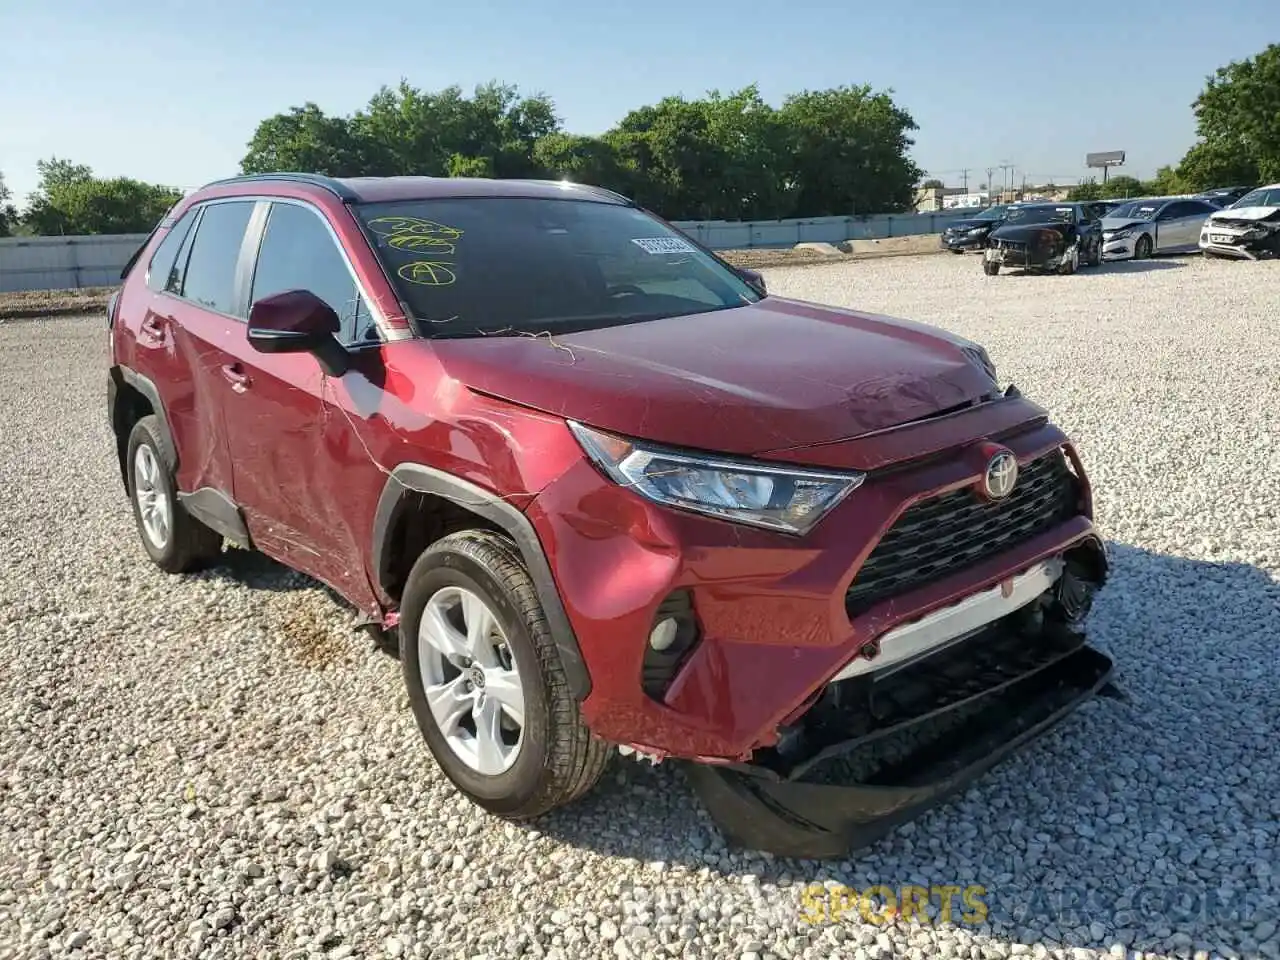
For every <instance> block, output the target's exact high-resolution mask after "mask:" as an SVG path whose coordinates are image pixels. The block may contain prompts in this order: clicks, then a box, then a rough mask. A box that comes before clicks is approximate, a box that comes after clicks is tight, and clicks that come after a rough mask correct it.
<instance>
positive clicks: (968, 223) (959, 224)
mask: <svg viewBox="0 0 1280 960" xmlns="http://www.w3.org/2000/svg"><path fill="white" fill-rule="evenodd" d="M999 222H1000V221H999V220H952V221H951V222H950V223H948V224H947V225H946V227H945V228H944V229H943V232H944V233H947V232H949V233H964V232H966V231H968V230H976V229H978V228H979V227H990V226H994V225H995V224H997V223H999Z"/></svg>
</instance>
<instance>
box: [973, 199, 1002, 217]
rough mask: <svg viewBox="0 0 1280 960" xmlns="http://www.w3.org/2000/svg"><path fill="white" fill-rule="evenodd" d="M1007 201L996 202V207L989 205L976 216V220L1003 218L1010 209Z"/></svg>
mask: <svg viewBox="0 0 1280 960" xmlns="http://www.w3.org/2000/svg"><path fill="white" fill-rule="evenodd" d="M1008 209H1009V205H1008V204H1007V203H1000V204H996V206H994V207H987V209H985V210H983V211H982V212H981V213H980V214H978V215H977V216H976V217H974V218H973V219H974V220H1003V219H1004V215H1005V213H1006V212H1007V211H1008Z"/></svg>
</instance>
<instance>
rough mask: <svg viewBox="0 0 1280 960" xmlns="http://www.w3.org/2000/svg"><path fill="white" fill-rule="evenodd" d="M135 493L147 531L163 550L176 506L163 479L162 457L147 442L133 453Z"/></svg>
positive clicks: (155, 545)
mask: <svg viewBox="0 0 1280 960" xmlns="http://www.w3.org/2000/svg"><path fill="white" fill-rule="evenodd" d="M133 495H134V498H135V499H136V500H137V502H138V514H139V516H141V518H142V530H143V533H144V534H146V537H147V539H148V540H149V541H150V542H151V545H152V546H154V547H155V548H156V549H157V550H163V549H164V547H165V545H166V544H167V543H168V542H169V531H170V529H171V528H172V526H173V508H172V506H171V505H170V503H169V494H168V492H167V491H166V490H165V487H164V482H163V480H162V479H161V475H160V461H159V460H157V459H156V455H155V452H154V451H153V450H152V449H151V447H150V445H148V444H145V443H144V444H142V445H141V446H139V447H138V452H137V453H135V454H134V456H133Z"/></svg>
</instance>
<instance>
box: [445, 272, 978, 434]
mask: <svg viewBox="0 0 1280 960" xmlns="http://www.w3.org/2000/svg"><path fill="white" fill-rule="evenodd" d="M432 346H433V349H434V350H435V353H436V356H437V357H438V358H439V360H440V362H441V363H442V364H443V366H444V368H445V372H446V373H447V374H448V375H449V376H451V377H453V378H454V379H456V380H458V381H460V382H461V383H463V384H465V385H466V386H468V387H470V388H472V389H474V390H478V391H481V392H483V393H487V394H490V395H493V396H497V397H501V398H503V399H506V400H510V401H512V402H514V403H519V404H522V405H524V406H528V407H533V408H535V409H538V410H543V411H545V412H548V413H552V414H555V415H557V416H562V417H566V418H569V419H573V420H579V421H582V422H583V423H586V424H589V425H591V426H595V427H599V428H601V429H604V430H611V431H614V432H617V433H621V434H626V435H629V436H633V437H638V438H641V439H646V440H652V441H655V442H659V443H666V444H671V445H675V446H683V447H693V448H699V449H703V450H708V451H714V452H720V453H737V454H754V453H764V452H768V451H773V450H779V449H785V448H788V447H797V446H805V445H810V444H817V443H827V442H831V441H834V440H843V439H847V438H850V437H854V436H858V435H861V434H864V433H868V432H870V431H874V430H879V429H883V428H885V427H890V426H894V425H897V424H901V423H905V422H907V421H910V420H916V419H919V418H921V417H927V416H930V415H932V414H936V413H938V412H940V411H943V410H946V409H948V408H951V407H956V406H960V405H963V404H965V403H968V402H970V401H973V400H976V399H979V398H981V397H983V396H986V395H988V394H990V393H992V392H993V391H994V390H995V385H994V384H993V382H992V381H991V379H990V378H989V377H988V376H987V374H986V372H985V371H984V370H983V369H982V367H981V366H980V364H979V361H977V360H976V359H973V358H972V357H971V356H970V355H969V354H967V353H966V352H965V349H964V348H966V347H968V348H969V349H972V348H973V344H971V343H970V341H968V340H965V339H964V338H961V337H955V336H952V335H950V334H947V333H945V332H944V331H942V330H938V329H935V328H933V327H928V326H925V325H923V324H916V323H912V322H911V321H906V320H897V319H891V318H888V317H879V316H873V315H868V314H860V313H854V312H852V311H846V310H840V309H836V308H832V307H823V306H818V305H816V304H811V303H805V302H801V301H795V300H786V299H783V298H780V297H774V296H770V297H767V298H765V299H764V300H762V301H760V302H759V303H755V304H749V305H744V306H741V307H735V308H731V309H727V310H717V311H713V312H710V313H703V314H695V315H692V316H684V317H672V318H669V319H665V320H654V321H649V322H642V323H632V324H625V325H620V326H613V327H607V328H604V329H598V330H590V331H586V332H580V333H570V334H563V335H558V336H556V337H555V338H554V339H549V338H548V337H546V336H542V337H537V338H534V337H518V336H517V337H513V336H502V337H497V336H493V337H474V338H466V339H442V340H435V341H433V343H432Z"/></svg>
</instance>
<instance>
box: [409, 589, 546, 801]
mask: <svg viewBox="0 0 1280 960" xmlns="http://www.w3.org/2000/svg"><path fill="white" fill-rule="evenodd" d="M418 671H419V674H420V676H421V679H422V689H423V692H424V693H425V694H426V699H427V706H428V708H429V709H430V711H431V716H432V717H433V718H434V720H435V722H436V725H437V726H438V727H439V729H440V732H441V734H442V735H443V736H444V740H445V743H447V744H448V745H449V749H450V750H452V751H453V753H454V754H455V755H456V756H457V757H458V759H460V760H461V761H462V762H463V763H465V764H466V765H467V766H468V767H470V768H471V769H472V770H474V771H475V772H476V773H479V774H482V775H484V776H489V777H493V776H498V775H499V774H502V773H505V772H506V771H508V770H510V769H511V767H512V765H513V764H514V763H515V762H516V758H517V757H518V756H519V755H520V748H521V747H522V745H523V744H524V685H523V684H522V683H521V680H520V671H519V669H518V667H517V664H516V661H515V654H514V651H512V649H511V645H510V643H508V641H507V637H506V634H505V632H504V631H503V629H502V625H501V624H500V623H499V621H498V617H497V615H496V614H495V613H494V612H493V610H492V609H491V608H490V607H489V605H488V604H487V603H485V601H484V600H482V599H481V598H480V597H479V596H477V595H476V594H475V593H473V592H471V591H470V590H467V589H465V588H463V587H442V588H441V589H439V590H437V591H436V592H435V593H434V594H432V596H431V598H430V599H429V600H427V605H426V607H425V609H424V610H423V612H422V620H421V622H420V623H419V625H418Z"/></svg>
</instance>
